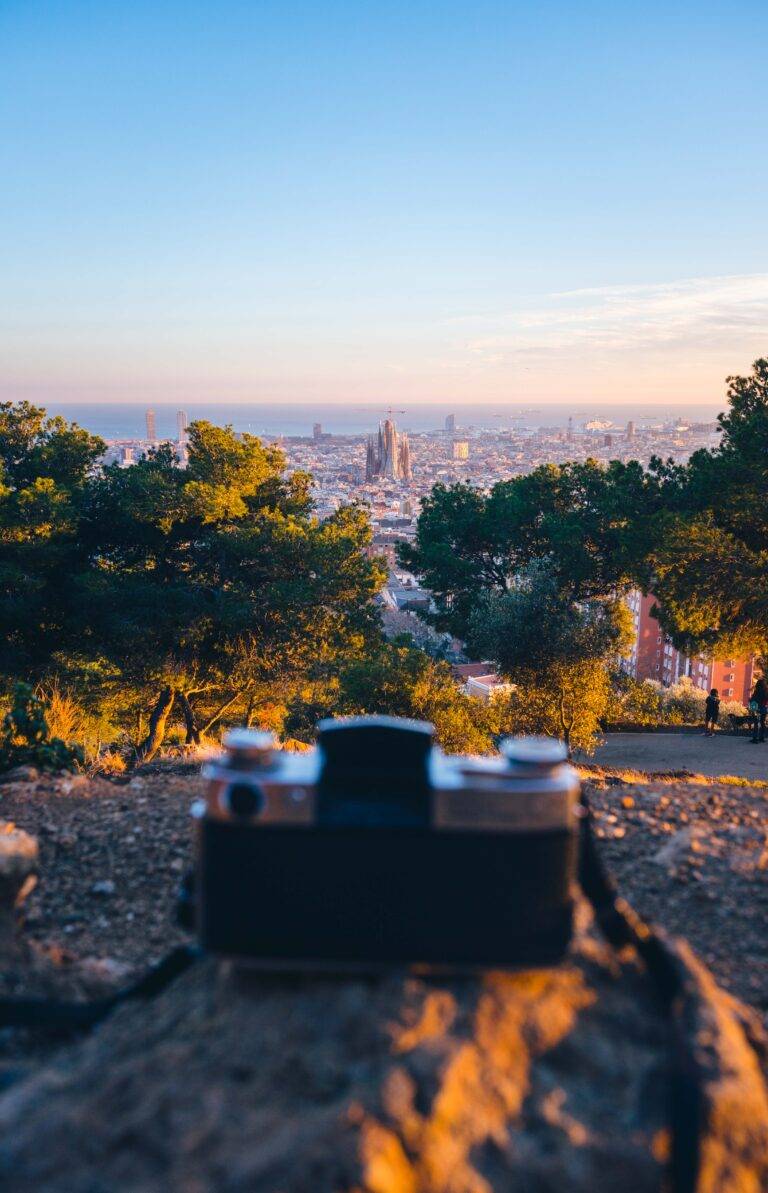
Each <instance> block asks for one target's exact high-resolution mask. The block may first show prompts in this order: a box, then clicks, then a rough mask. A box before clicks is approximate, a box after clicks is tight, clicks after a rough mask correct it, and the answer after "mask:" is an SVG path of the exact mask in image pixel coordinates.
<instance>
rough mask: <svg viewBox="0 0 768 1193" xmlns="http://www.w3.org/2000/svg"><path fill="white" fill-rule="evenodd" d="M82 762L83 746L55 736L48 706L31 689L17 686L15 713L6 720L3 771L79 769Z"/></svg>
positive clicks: (0, 753) (0, 751)
mask: <svg viewBox="0 0 768 1193" xmlns="http://www.w3.org/2000/svg"><path fill="white" fill-rule="evenodd" d="M82 763H83V751H82V750H81V749H80V747H79V746H68V745H67V743H66V742H64V741H62V740H61V738H59V737H52V736H51V733H50V730H49V728H48V723H47V721H46V718H45V706H44V704H43V702H42V700H40V698H39V697H38V696H35V694H34V692H33V690H32V688H31V686H30V685H29V684H26V683H19V684H16V686H15V688H14V691H13V703H12V706H11V711H10V712H9V713H6V715H5V717H4V719H3V736H2V740H0V771H4V770H10V769H11V768H12V767H14V766H25V765H26V766H36V767H39V768H40V770H52V771H57V770H77V769H78V767H79V766H81V765H82Z"/></svg>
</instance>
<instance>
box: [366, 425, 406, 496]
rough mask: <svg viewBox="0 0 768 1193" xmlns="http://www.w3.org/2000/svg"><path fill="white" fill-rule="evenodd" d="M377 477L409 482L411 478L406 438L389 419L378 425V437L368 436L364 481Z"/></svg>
mask: <svg viewBox="0 0 768 1193" xmlns="http://www.w3.org/2000/svg"><path fill="white" fill-rule="evenodd" d="M379 476H390V477H392V479H393V480H401V481H409V480H411V478H412V476H413V473H412V471H411V449H410V447H409V446H408V436H407V435H406V434H405V433H404V432H402V433H399V432H398V430H397V427H396V426H395V424H394V422H393V421H392V419H391V418H387V419H385V420H384V422H383V423H379V433H378V435H369V436H368V446H367V449H366V453H365V479H366V480H367V481H372V480H375V479H376V478H377V477H379Z"/></svg>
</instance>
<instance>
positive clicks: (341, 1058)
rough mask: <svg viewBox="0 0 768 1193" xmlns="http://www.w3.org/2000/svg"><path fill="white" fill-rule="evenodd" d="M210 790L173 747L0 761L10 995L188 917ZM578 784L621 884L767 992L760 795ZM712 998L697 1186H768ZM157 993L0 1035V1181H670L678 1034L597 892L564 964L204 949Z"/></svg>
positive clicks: (738, 1058) (760, 1122) (749, 986)
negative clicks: (162, 751) (166, 755)
mask: <svg viewBox="0 0 768 1193" xmlns="http://www.w3.org/2000/svg"><path fill="white" fill-rule="evenodd" d="M200 787H201V781H200V779H199V778H198V777H197V776H196V774H195V773H194V768H193V767H191V766H186V767H185V766H184V765H183V764H177V765H175V766H173V765H172V766H168V765H160V766H158V767H154V768H147V769H145V770H144V771H142V772H140V773H138V774H136V775H134V776H133V777H132V778H131V779H130V780H129V781H127V782H121V783H114V782H108V781H106V780H88V779H85V778H79V777H77V778H72V777H62V778H37V779H31V780H24V781H21V780H19V781H13V782H6V783H0V817H2V818H4V819H5V820H7V821H12V822H14V823H15V824H16V825H18V826H19V827H20V828H22V829H25V830H26V831H28V832H29V833H31V834H34V835H35V836H36V837H37V838H38V840H39V842H40V851H41V859H40V873H41V877H40V882H39V884H38V887H37V888H36V890H34V891H33V892H32V894H31V895H30V896H29V897H28V899H27V901H26V904H25V919H26V923H25V926H24V937H23V939H24V941H25V942H26V943H25V945H24V947H23V948H22V949H21V950H20V952H19V954H18V955H17V957H16V958H12V957H11V958H6V960H5V962H4V964H3V967H2V975H1V976H2V988H0V989H2V992H3V993H6V994H8V993H13V994H16V995H19V994H59V995H64V996H66V997H69V998H71V997H88V996H91V995H93V994H95V993H99V992H103V991H105V990H109V989H110V988H114V987H116V986H119V985H121V984H123V983H124V982H125V981H126V980H127V979H128V978H130V977H131V976H136V975H137V974H139V973H141V972H143V971H144V970H145V967H146V966H147V965H148V964H150V963H151V962H152V961H154V960H157V959H158V958H159V957H160V956H162V954H163V953H165V952H166V950H167V949H168V948H169V947H171V946H172V945H173V944H174V943H176V942H178V941H180V940H182V939H184V934H183V933H182V932H181V931H180V929H178V928H177V927H176V926H175V921H174V908H175V901H176V890H177V886H178V883H179V880H180V878H181V876H182V874H183V872H184V870H185V869H186V867H187V865H188V863H189V860H190V854H191V822H190V817H189V806H190V803H191V801H192V800H193V799H194V798H195V796H196V795H197V794H198V793H199V791H200ZM590 796H591V800H592V803H593V806H594V810H595V821H596V829H597V833H598V836H599V837H600V844H601V847H602V849H603V851H604V854H605V857H606V859H607V861H608V863H609V865H610V867H611V869H612V870H613V872H614V874H615V876H616V878H617V880H618V882H619V885H620V887H621V890H622V892H623V893H624V894H625V895H626V896H627V897H628V898H629V899H630V901H632V902H633V903H634V904H635V906H636V907H637V909H638V910H639V911H640V912H641V913H643V914H644V915H646V916H648V917H649V918H651V919H654V920H656V921H658V922H661V923H662V924H664V925H666V926H667V927H668V928H669V929H670V930H671V931H672V932H674V933H680V934H683V935H685V936H686V937H687V938H688V939H689V940H690V941H691V943H692V944H693V946H694V948H695V949H696V950H697V951H698V953H699V955H700V956H701V957H702V958H703V959H704V960H705V961H706V962H707V964H708V965H710V966H711V967H712V970H713V971H714V973H715V975H716V977H717V978H718V980H719V981H720V982H721V983H722V985H723V986H724V987H725V988H726V989H727V990H730V991H732V992H734V993H735V994H737V995H739V997H741V998H742V999H744V1000H746V1001H748V1002H751V1003H752V1004H753V1006H754V1007H755V1008H757V1009H759V1010H760V1011H761V1012H763V1013H765V1011H766V1008H767V1007H768V955H767V951H766V942H765V939H764V938H765V931H764V924H765V913H766V903H767V901H768V846H767V845H766V828H767V827H768V817H767V815H766V814H767V813H768V798H767V797H768V792H766V791H765V790H756V789H751V788H747V787H736V786H729V785H725V784H713V785H712V786H708V787H702V786H700V785H695V784H693V785H692V784H690V783H686V782H684V781H680V780H677V781H674V780H673V781H662V780H652V781H646V782H633V783H628V782H626V781H624V780H622V779H621V778H619V777H618V776H616V775H610V774H604V773H598V774H594V775H593V776H592V778H591V781H590ZM697 981H698V979H697ZM701 982H702V983H703V985H704V986H706V985H707V983H708V982H709V979H708V978H707V977H706V974H704V975H703V977H702V978H701ZM711 998H712V1002H711V1004H709V1005H710V1012H711V1013H710V1012H708V1014H710V1018H709V1019H708V1020H707V1021H706V1022H702V1023H699V1027H698V1029H697V1030H699V1031H700V1032H701V1038H702V1041H703V1042H704V1041H706V1042H705V1043H703V1051H702V1052H701V1054H700V1055H701V1056H702V1057H706V1058H708V1059H707V1063H708V1064H710V1070H711V1071H710V1080H709V1083H708V1086H707V1089H708V1093H707V1096H708V1097H710V1098H711V1100H712V1106H713V1107H714V1108H715V1109H714V1110H713V1111H712V1112H711V1113H710V1114H709V1116H708V1117H709V1120H710V1121H711V1122H712V1123H713V1124H717V1126H716V1130H718V1131H719V1132H720V1137H719V1139H716V1140H714V1142H713V1143H712V1146H711V1147H710V1148H709V1150H708V1152H707V1158H706V1163H707V1164H708V1165H711V1166H712V1168H711V1171H712V1173H713V1174H714V1175H713V1177H712V1179H713V1180H714V1183H713V1184H711V1185H710V1186H708V1187H711V1188H713V1189H715V1188H717V1189H718V1190H720V1191H723V1193H725V1190H730V1189H733V1190H734V1191H735V1190H736V1189H742V1188H747V1187H749V1188H755V1189H757V1188H759V1187H762V1185H761V1181H763V1180H768V1100H767V1098H766V1091H765V1086H764V1083H763V1082H762V1080H761V1079H760V1076H759V1068H758V1067H757V1059H756V1057H755V1055H754V1054H753V1053H752V1052H751V1050H750V1049H749V1047H748V1046H747V1045H746V1044H745V1041H744V1037H743V1036H742V1035H741V1032H740V1029H739V1027H738V1026H737V1023H738V1014H737V1015H736V1018H734V1016H733V1011H732V1008H731V1006H730V1004H729V1002H728V1000H727V999H724V1000H723V999H722V998H721V996H720V995H716V994H715V993H714V991H712V992H711ZM718 1000H720V1001H718ZM151 1008H152V1009H151V1013H149V1012H148V1010H147V1007H146V1005H144V1004H128V1005H126V1006H124V1007H123V1008H121V1009H120V1010H118V1011H117V1012H116V1013H115V1014H114V1015H113V1016H112V1017H111V1018H110V1019H109V1020H108V1021H107V1022H106V1023H105V1024H104V1025H103V1026H102V1027H101V1028H100V1029H99V1030H98V1031H96V1032H94V1033H93V1034H92V1035H91V1036H89V1037H86V1038H85V1039H83V1040H82V1041H74V1042H71V1043H69V1044H66V1045H65V1046H62V1045H61V1042H60V1041H57V1042H56V1044H54V1042H53V1041H52V1040H49V1039H46V1038H45V1037H44V1036H40V1035H39V1033H38V1034H36V1035H35V1036H30V1035H27V1034H25V1033H23V1032H18V1031H15V1032H13V1031H8V1030H6V1031H5V1032H0V1140H3V1141H4V1142H1V1143H0V1187H2V1188H6V1187H7V1188H13V1189H14V1190H26V1189H29V1190H32V1189H34V1190H35V1191H36V1193H39V1191H40V1190H48V1191H50V1193H76V1191H79V1190H82V1191H83V1193H85V1191H86V1190H87V1191H88V1193H102V1191H103V1193H107V1190H110V1193H111V1190H114V1189H120V1190H133V1189H136V1190H144V1189H147V1188H152V1189H158V1190H160V1189H168V1190H174V1191H176V1190H180V1191H183V1193H187V1191H189V1193H207V1191H208V1190H210V1191H211V1193H213V1190H216V1191H217V1193H218V1191H219V1190H222V1189H224V1190H233V1191H235V1190H237V1191H239V1190H243V1191H245V1190H249V1191H250V1190H264V1193H272V1191H273V1190H275V1189H277V1188H280V1189H283V1190H286V1191H288V1190H296V1191H299V1190H305V1189H306V1190H309V1189H312V1190H313V1193H314V1191H315V1190H317V1191H325V1190H328V1191H330V1190H341V1189H344V1190H353V1189H354V1190H359V1191H365V1193H402V1191H403V1190H406V1191H410V1193H416V1191H418V1190H425V1191H426V1190H434V1191H435V1193H437V1191H438V1190H440V1191H444V1190H453V1191H454V1193H481V1191H482V1193H487V1191H488V1190H490V1189H492V1188H504V1189H509V1190H516V1189H520V1190H521V1193H522V1190H523V1189H536V1190H541V1191H542V1193H549V1191H552V1193H554V1190H556V1189H560V1188H563V1187H565V1185H566V1184H567V1187H568V1188H569V1189H573V1190H584V1193H587V1190H589V1193H598V1191H606V1193H608V1191H610V1190H614V1189H621V1188H631V1189H632V1190H633V1193H634V1191H635V1190H637V1191H638V1193H640V1191H641V1190H645V1189H648V1190H649V1191H650V1190H656V1189H658V1187H659V1183H660V1180H661V1172H662V1166H663V1164H664V1161H665V1157H666V1156H667V1155H668V1150H669V1134H668V1117H667V1116H668V1102H667V1097H668V1090H669V1080H670V1078H669V1071H668V1064H669V1056H670V1052H669V1044H668V1037H667V1031H668V1028H667V1025H666V1021H665V1018H664V1015H663V1013H662V1012H661V1010H660V1007H659V1005H658V1004H657V1003H656V1001H655V999H654V998H653V995H652V991H651V989H650V987H649V983H648V980H647V976H646V975H644V974H643V973H642V971H641V969H639V968H638V962H637V959H636V958H634V956H633V955H629V956H625V957H623V958H622V959H619V958H617V957H616V956H615V955H614V954H612V952H611V951H610V950H609V949H607V948H606V946H605V945H604V944H603V943H602V942H601V941H600V940H599V938H598V937H596V936H595V934H594V932H593V930H592V928H591V927H590V924H589V912H588V909H587V908H586V907H582V908H581V909H580V927H579V932H578V934H577V938H576V941H575V945H574V949H573V951H572V955H571V957H570V958H569V961H568V963H567V964H566V965H565V966H563V967H561V968H560V969H559V970H556V971H551V972H540V973H538V974H535V973H534V974H527V975H526V974H521V975H511V976H504V975H485V977H483V978H481V979H471V978H468V979H463V980H458V979H456V980H454V981H441V982H430V981H427V980H421V979H415V978H412V979H409V978H407V977H404V976H403V975H399V976H398V975H393V976H392V977H390V978H382V979H379V980H375V981H373V980H371V981H368V982H363V981H345V982H343V983H338V982H334V981H332V980H327V979H311V980H310V979H306V978H305V979H293V980H291V979H286V978H264V977H262V978H258V979H256V980H255V984H254V985H252V986H249V985H248V983H245V984H244V985H243V979H239V980H238V979H237V977H236V975H233V974H231V973H228V972H227V971H226V970H221V969H217V967H216V966H214V965H212V964H211V963H209V962H205V963H201V964H199V965H197V966H195V967H194V969H193V970H192V971H191V972H190V973H188V974H187V975H186V976H185V977H183V978H181V979H179V980H178V981H177V982H176V983H174V985H173V986H172V987H170V988H169V989H168V990H167V991H166V992H165V993H164V994H163V995H162V996H161V997H160V998H158V999H156V1000H155V1001H154V1002H153V1003H152V1004H151ZM628 1024H631V1031H628V1030H627V1026H628ZM713 1057H714V1058H715V1061H716V1063H714V1062H713ZM41 1061H48V1062H52V1063H49V1064H41V1063H40V1062H41ZM724 1075H725V1081H724ZM3 1086H5V1093H4V1094H3V1093H2V1087H3ZM42 1139H45V1147H41V1146H40V1143H41V1140H42ZM724 1141H725V1142H724ZM726 1172H727V1173H728V1174H730V1175H729V1176H728V1178H727V1179H726V1178H725V1177H723V1175H722V1174H723V1173H726ZM750 1181H751V1184H750V1183H749V1182H750ZM745 1182H746V1183H745Z"/></svg>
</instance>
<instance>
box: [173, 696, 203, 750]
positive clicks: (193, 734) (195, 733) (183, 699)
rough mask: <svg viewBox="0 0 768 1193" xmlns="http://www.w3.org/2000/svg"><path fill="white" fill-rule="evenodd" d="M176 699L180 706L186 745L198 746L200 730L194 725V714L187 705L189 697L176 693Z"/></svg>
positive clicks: (188, 704)
mask: <svg viewBox="0 0 768 1193" xmlns="http://www.w3.org/2000/svg"><path fill="white" fill-rule="evenodd" d="M176 699H177V700H178V702H179V704H180V705H181V714H182V716H183V717H184V725H185V727H186V730H187V737H186V743H187V745H188V746H199V745H200V730H199V729H198V727H197V725H196V723H195V714H194V711H193V709H192V705H191V704H190V703H189V697H188V696H187V694H186V692H177V693H176Z"/></svg>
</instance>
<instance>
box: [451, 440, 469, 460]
mask: <svg viewBox="0 0 768 1193" xmlns="http://www.w3.org/2000/svg"><path fill="white" fill-rule="evenodd" d="M453 458H454V460H468V459H469V440H468V439H454V441H453Z"/></svg>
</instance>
